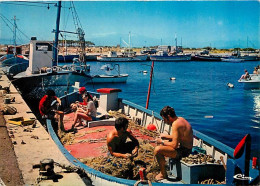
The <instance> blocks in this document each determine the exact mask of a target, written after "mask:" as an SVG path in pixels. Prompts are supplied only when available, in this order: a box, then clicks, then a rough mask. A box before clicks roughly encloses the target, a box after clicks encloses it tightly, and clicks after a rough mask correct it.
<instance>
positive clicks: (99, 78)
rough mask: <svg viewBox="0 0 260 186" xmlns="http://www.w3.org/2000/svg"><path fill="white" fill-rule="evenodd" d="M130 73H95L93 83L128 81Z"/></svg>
mask: <svg viewBox="0 0 260 186" xmlns="http://www.w3.org/2000/svg"><path fill="white" fill-rule="evenodd" d="M127 78H128V74H120V75H119V76H118V75H95V76H92V82H93V83H126V81H127Z"/></svg>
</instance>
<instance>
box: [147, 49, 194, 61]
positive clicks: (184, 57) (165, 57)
mask: <svg viewBox="0 0 260 186" xmlns="http://www.w3.org/2000/svg"><path fill="white" fill-rule="evenodd" d="M150 59H151V61H179V62H181V61H190V60H191V54H168V53H167V52H165V51H159V54H158V55H151V56H150Z"/></svg>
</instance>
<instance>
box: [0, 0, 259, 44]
mask: <svg viewBox="0 0 260 186" xmlns="http://www.w3.org/2000/svg"><path fill="white" fill-rule="evenodd" d="M48 3H49V4H48ZM55 3H57V1H41V2H40V3H39V2H38V3H36V2H35V1H31V2H29V3H28V2H15V1H2V2H0V44H13V32H12V30H13V25H12V24H11V23H13V20H12V19H13V18H14V16H16V18H17V21H16V23H17V27H18V30H17V34H16V35H17V44H26V43H29V41H30V37H33V36H34V37H37V39H38V40H50V41H51V40H53V38H54V34H53V33H52V30H53V29H55V25H56V15H57V8H56V7H55V5H54V4H55ZM73 4H74V5H75V9H76V13H77V16H78V18H79V20H80V23H79V25H82V28H83V30H84V32H85V40H86V41H91V42H93V43H95V45H96V46H116V45H120V44H121V46H125V47H126V46H127V44H129V32H130V33H131V46H132V47H143V46H157V45H175V38H177V41H178V45H181V44H182V46H183V47H189V48H202V47H207V46H210V47H212V48H247V47H249V48H260V43H259V36H260V25H259V24H260V22H259V19H260V18H259V17H260V15H259V14H260V13H259V9H260V2H259V1H257V0H254V1H235V0H233V1H74V2H73ZM71 5H72V4H71V2H70V1H62V10H61V25H60V30H66V31H72V32H75V31H76V30H75V25H74V21H73V15H74V16H75V12H74V13H73V14H72V12H71V8H70V7H71ZM48 7H49V9H48ZM20 31H22V32H20ZM61 35H62V36H63V38H65V37H66V38H67V39H68V40H76V39H77V37H76V35H73V34H65V33H61ZM59 39H62V37H60V38H59Z"/></svg>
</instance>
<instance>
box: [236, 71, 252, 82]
mask: <svg viewBox="0 0 260 186" xmlns="http://www.w3.org/2000/svg"><path fill="white" fill-rule="evenodd" d="M249 78H250V75H249V73H248V71H247V69H245V74H243V75H242V76H241V77H240V79H239V80H241V79H249Z"/></svg>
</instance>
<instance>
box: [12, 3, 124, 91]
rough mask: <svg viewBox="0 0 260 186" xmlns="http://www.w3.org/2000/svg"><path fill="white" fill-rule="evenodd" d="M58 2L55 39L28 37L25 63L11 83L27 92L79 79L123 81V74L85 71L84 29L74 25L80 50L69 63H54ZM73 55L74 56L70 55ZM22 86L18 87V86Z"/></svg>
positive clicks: (97, 81) (57, 30)
mask: <svg viewBox="0 0 260 186" xmlns="http://www.w3.org/2000/svg"><path fill="white" fill-rule="evenodd" d="M60 12H61V2H60V1H59V2H58V10H57V22H56V30H55V42H54V43H53V44H52V42H49V41H38V40H37V38H36V37H32V38H31V41H30V57H29V66H28V68H27V69H26V71H23V72H21V73H18V74H16V75H15V76H14V77H13V78H14V79H15V84H16V85H18V87H19V85H23V87H26V92H27V93H28V92H31V91H33V90H34V89H35V88H38V87H43V88H47V87H49V86H69V85H72V84H75V82H79V83H80V84H81V85H82V86H85V85H86V84H88V83H117V82H126V79H127V76H128V75H127V74H124V75H121V74H118V75H113V76H108V75H107V76H106V75H89V71H90V66H89V65H87V64H86V60H85V53H84V50H85V40H84V32H83V30H82V29H81V28H78V29H77V34H78V35H79V38H80V43H83V44H82V48H83V49H82V52H80V56H79V58H80V59H78V60H75V63H73V64H72V65H64V66H58V63H57V61H58V51H57V46H58V36H59V32H60V31H59V22H60V19H59V18H60ZM74 59H75V58H74ZM77 62H78V63H77ZM21 89H22V88H21Z"/></svg>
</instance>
